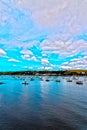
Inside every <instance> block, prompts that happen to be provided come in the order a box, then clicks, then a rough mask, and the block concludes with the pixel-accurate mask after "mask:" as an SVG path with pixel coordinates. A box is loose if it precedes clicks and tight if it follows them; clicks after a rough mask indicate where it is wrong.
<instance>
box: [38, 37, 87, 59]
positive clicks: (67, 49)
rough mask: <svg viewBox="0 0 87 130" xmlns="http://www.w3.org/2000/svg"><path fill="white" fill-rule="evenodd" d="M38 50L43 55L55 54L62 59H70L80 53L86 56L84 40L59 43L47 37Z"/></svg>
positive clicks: (86, 45) (86, 43) (86, 49)
mask: <svg viewBox="0 0 87 130" xmlns="http://www.w3.org/2000/svg"><path fill="white" fill-rule="evenodd" d="M40 48H41V50H42V51H43V53H48V54H49V53H57V54H59V55H60V56H63V57H71V56H73V55H76V54H78V53H80V52H82V53H85V54H87V42H85V41H84V40H78V41H72V40H69V41H60V40H58V39H54V38H50V37H49V38H48V39H47V40H44V41H43V42H42V43H41V45H40Z"/></svg>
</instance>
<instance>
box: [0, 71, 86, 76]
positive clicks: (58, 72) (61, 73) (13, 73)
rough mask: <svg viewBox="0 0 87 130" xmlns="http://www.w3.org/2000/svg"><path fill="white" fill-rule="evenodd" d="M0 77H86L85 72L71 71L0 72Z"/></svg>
mask: <svg viewBox="0 0 87 130" xmlns="http://www.w3.org/2000/svg"><path fill="white" fill-rule="evenodd" d="M0 75H49V76H50V75H54V76H56V75H61V76H67V75H70V76H72V75H81V76H84V75H87V71H81V72H79V71H78V72H75V71H74V72H73V71H67V70H65V71H16V72H12V71H11V72H0Z"/></svg>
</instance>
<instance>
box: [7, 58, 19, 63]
mask: <svg viewBox="0 0 87 130" xmlns="http://www.w3.org/2000/svg"><path fill="white" fill-rule="evenodd" d="M8 62H20V61H19V60H17V59H14V58H11V59H8Z"/></svg>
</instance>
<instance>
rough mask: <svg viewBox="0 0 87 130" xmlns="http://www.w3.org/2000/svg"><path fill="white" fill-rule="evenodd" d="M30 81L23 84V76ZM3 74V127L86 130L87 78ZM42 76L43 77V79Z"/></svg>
mask: <svg viewBox="0 0 87 130" xmlns="http://www.w3.org/2000/svg"><path fill="white" fill-rule="evenodd" d="M24 78H26V79H25V80H26V81H27V82H28V83H29V84H28V85H24V84H22V82H23V79H24ZM30 78H31V77H30V76H26V77H23V76H20V77H15V76H1V77H0V81H1V82H5V84H2V85H0V130H87V81H84V77H80V80H82V81H83V85H77V84H76V81H75V80H74V79H73V81H72V82H67V81H66V78H63V77H59V78H58V79H59V80H60V81H61V82H55V80H56V79H57V77H49V79H50V81H49V82H47V81H46V77H45V76H44V77H34V81H31V80H30ZM40 78H41V79H43V80H40Z"/></svg>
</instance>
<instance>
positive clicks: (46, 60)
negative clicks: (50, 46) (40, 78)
mask: <svg viewBox="0 0 87 130" xmlns="http://www.w3.org/2000/svg"><path fill="white" fill-rule="evenodd" d="M41 63H42V64H45V65H47V64H49V61H48V59H47V58H43V59H41Z"/></svg>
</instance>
